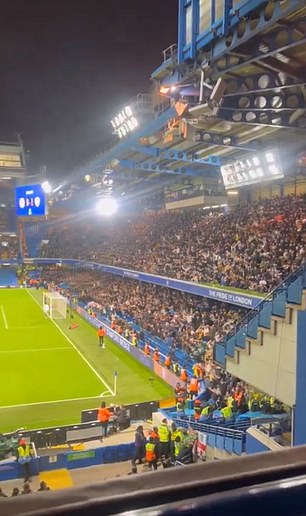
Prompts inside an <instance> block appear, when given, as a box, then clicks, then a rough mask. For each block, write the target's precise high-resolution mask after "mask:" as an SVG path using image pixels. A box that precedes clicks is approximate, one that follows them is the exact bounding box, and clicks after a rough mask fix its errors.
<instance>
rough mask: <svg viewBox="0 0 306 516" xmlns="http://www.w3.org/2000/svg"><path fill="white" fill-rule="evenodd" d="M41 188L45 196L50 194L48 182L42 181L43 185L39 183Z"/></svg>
mask: <svg viewBox="0 0 306 516" xmlns="http://www.w3.org/2000/svg"><path fill="white" fill-rule="evenodd" d="M41 187H42V189H43V191H44V192H45V193H46V194H49V193H51V192H52V186H51V185H50V183H49V181H44V182H43V183H41Z"/></svg>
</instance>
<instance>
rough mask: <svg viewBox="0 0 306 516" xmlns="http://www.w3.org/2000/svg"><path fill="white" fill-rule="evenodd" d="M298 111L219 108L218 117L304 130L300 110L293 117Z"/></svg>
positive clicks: (303, 118)
mask: <svg viewBox="0 0 306 516" xmlns="http://www.w3.org/2000/svg"><path fill="white" fill-rule="evenodd" d="M298 111H299V110H295V112H294V113H288V112H287V111H281V112H280V113H273V112H271V111H254V110H247V111H242V110H241V109H237V110H235V111H230V110H226V109H220V111H219V114H218V117H219V118H222V119H223V120H229V121H230V122H232V123H237V124H238V123H239V124H249V125H261V126H266V127H275V128H284V129H300V130H301V131H303V132H305V130H306V115H305V113H303V112H302V114H301V116H298V117H295V116H294V114H296V113H298Z"/></svg>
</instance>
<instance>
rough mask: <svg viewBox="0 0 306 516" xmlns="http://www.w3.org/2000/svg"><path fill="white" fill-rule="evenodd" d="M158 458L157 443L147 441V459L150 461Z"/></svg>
mask: <svg viewBox="0 0 306 516" xmlns="http://www.w3.org/2000/svg"><path fill="white" fill-rule="evenodd" d="M155 459H156V455H155V444H153V443H147V444H146V460H147V461H148V462H152V460H155Z"/></svg>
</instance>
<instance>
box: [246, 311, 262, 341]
mask: <svg viewBox="0 0 306 516" xmlns="http://www.w3.org/2000/svg"><path fill="white" fill-rule="evenodd" d="M258 318H259V314H256V315H255V316H254V317H253V318H252V319H251V320H250V321H249V323H248V328H247V337H251V338H252V339H256V338H257V332H258Z"/></svg>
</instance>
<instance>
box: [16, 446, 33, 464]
mask: <svg viewBox="0 0 306 516" xmlns="http://www.w3.org/2000/svg"><path fill="white" fill-rule="evenodd" d="M17 451H18V461H19V462H27V461H28V460H30V459H31V451H30V446H29V445H28V444H27V445H26V446H25V447H23V446H18V448H17Z"/></svg>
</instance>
